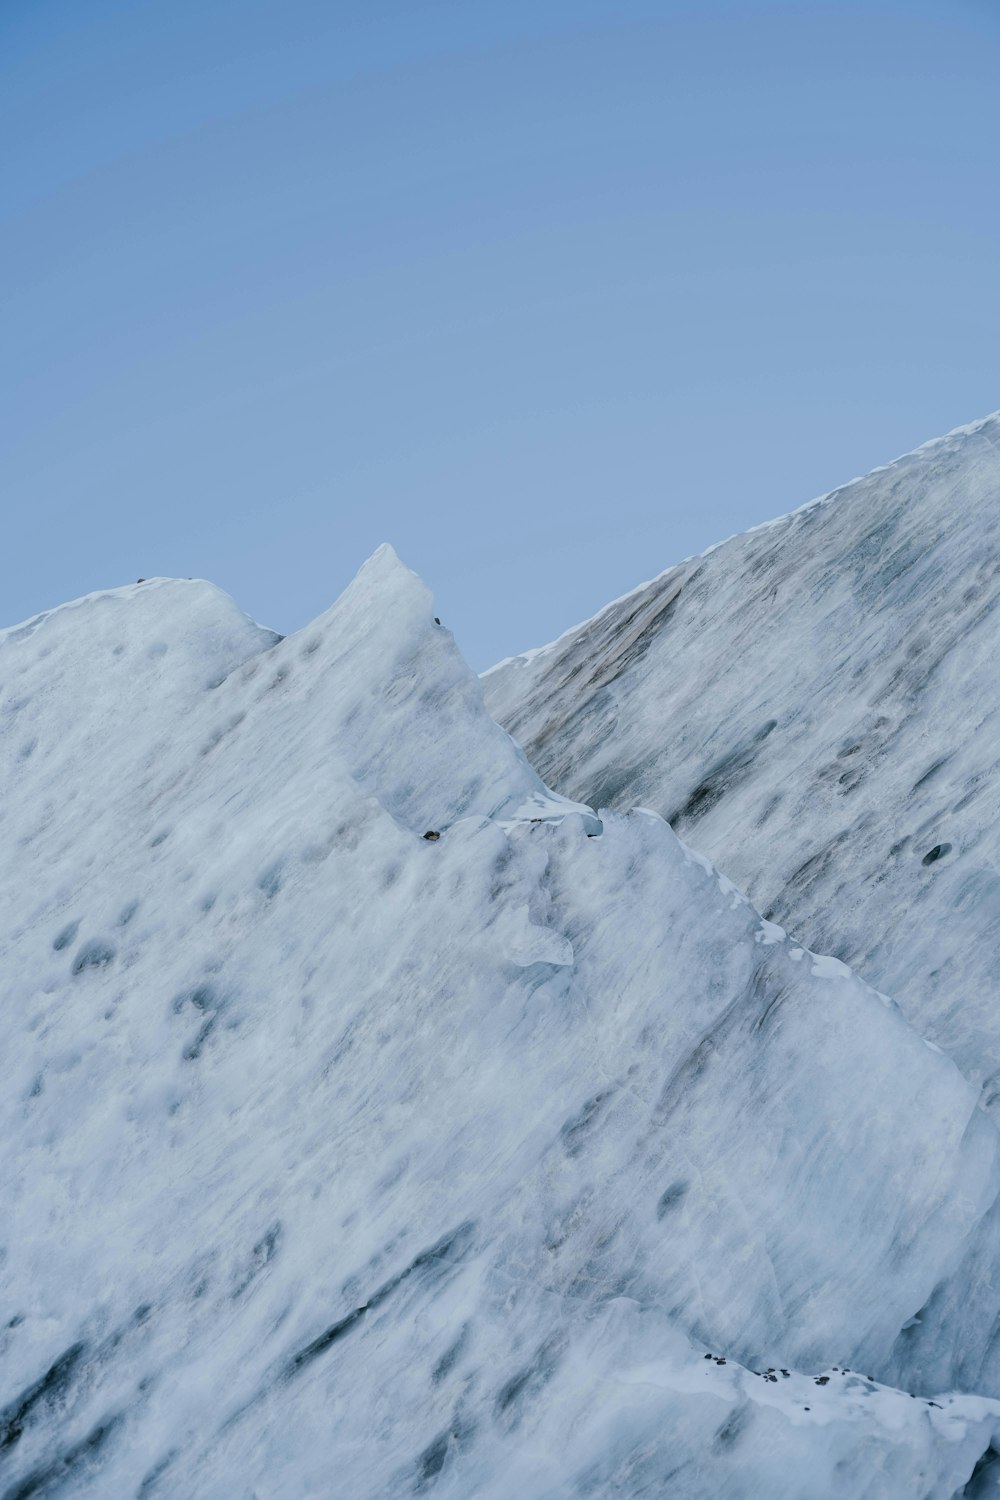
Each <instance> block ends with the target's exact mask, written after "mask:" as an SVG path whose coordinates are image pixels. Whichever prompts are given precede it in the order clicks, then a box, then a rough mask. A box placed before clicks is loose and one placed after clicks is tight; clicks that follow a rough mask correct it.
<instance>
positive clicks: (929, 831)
mask: <svg viewBox="0 0 1000 1500" xmlns="http://www.w3.org/2000/svg"><path fill="white" fill-rule="evenodd" d="M998 604H1000V415H997V416H993V417H990V418H987V419H986V420H984V421H982V422H978V423H976V424H974V425H973V426H972V427H969V428H963V429H961V430H959V431H957V432H955V433H952V434H951V435H950V436H948V437H946V438H943V439H941V440H939V441H937V442H934V443H930V444H928V445H926V446H925V447H923V448H921V449H919V450H918V451H917V452H916V453H912V454H909V455H908V456H907V457H905V458H901V459H899V460H898V461H897V462H895V463H893V464H890V465H889V466H888V467H886V468H882V469H877V470H875V472H874V473H872V474H870V475H868V477H867V478H865V479H859V480H855V481H854V482H853V483H852V484H848V485H846V486H845V487H844V488H843V489H840V490H837V491H835V492H834V493H833V494H831V495H828V496H826V497H825V498H824V499H822V500H818V501H815V502H813V503H812V504H810V505H807V506H805V507H803V508H802V509H801V510H798V511H795V512H794V513H793V514H791V515H789V516H785V517H784V518H783V519H781V520H779V521H775V522H772V523H770V524H769V525H767V526H763V527H758V528H757V529H756V530H754V531H751V532H748V533H747V534H746V535H745V536H739V537H734V538H732V539H730V540H729V541H727V542H725V543H724V544H722V545H721V546H718V547H715V548H713V549H711V550H710V551H709V552H708V553H706V554H705V555H704V556H703V557H696V558H692V559H690V560H689V561H687V562H684V563H681V564H680V565H679V566H678V567H674V568H670V569H668V570H667V572H665V573H663V574H661V575H660V577H659V578H656V579H654V580H653V581H652V582H651V583H648V584H646V585H644V586H643V587H642V588H639V589H637V590H636V591H635V592H634V593H632V594H629V595H627V596H626V597H625V598H623V599H620V600H618V601H616V602H615V603H614V604H611V605H609V606H608V607H607V608H606V609H604V610H602V611H601V613H600V614H598V615H596V616H595V617H594V618H593V619H592V620H590V621H588V622H587V623H586V624H584V625H581V626H579V627H578V628H576V629H574V630H571V631H569V632H568V633H567V634H566V635H564V636H563V637H562V638H561V639H560V640H558V641H556V642H555V644H554V645H552V646H549V647H546V648H544V649H542V650H539V651H535V652H531V653H528V655H527V656H525V657H515V658H513V659H511V660H509V661H507V662H504V663H502V664H501V665H500V666H498V667H496V668H494V670H493V671H492V672H490V673H488V674H487V676H486V678H485V679H484V687H485V691H486V701H487V705H488V706H489V709H490V712H491V713H492V714H493V716H494V718H496V719H498V720H499V722H500V723H502V724H503V725H504V726H505V727H506V728H507V729H509V730H510V732H511V733H512V734H513V735H514V737H515V738H516V739H517V740H518V741H519V742H520V743H521V744H523V745H524V746H525V748H526V750H527V752H528V755H529V757H530V758H531V761H532V763H533V764H534V765H535V766H536V767H537V768H538V770H539V771H540V773H541V774H542V775H543V776H544V777H545V778H546V780H547V781H549V782H551V784H552V785H553V786H555V787H558V788H559V790H560V791H563V792H565V793H567V794H568V795H570V796H576V797H584V798H586V799H588V800H595V799H596V800H597V801H599V802H601V803H603V804H607V805H610V806H613V807H618V808H628V807H630V806H632V805H633V804H634V803H635V802H641V803H644V804H646V805H648V806H650V807H652V808H655V809H656V810H657V811H658V812H659V813H661V814H662V815H663V816H664V817H665V818H667V820H668V821H669V822H670V823H671V824H672V826H673V827H674V828H676V829H677V831H678V832H679V833H680V834H681V836H682V837H683V838H685V839H688V840H690V841H691V842H692V843H693V844H694V845H695V847H696V848H698V849H699V850H701V851H702V852H703V853H704V854H706V855H708V856H709V858H711V859H713V860H715V861H716V862H717V863H718V864H719V865H720V866H721V868H723V869H724V870H725V871H726V872H727V874H728V875H729V876H730V877H731V878H732V879H733V880H735V881H736V883H737V884H738V885H739V886H740V888H741V889H742V890H745V891H746V892H747V893H748V894H749V895H750V898H751V899H752V900H753V902H754V903H755V905H756V906H757V907H758V908H759V909H760V910H761V911H762V912H764V914H765V915H766V916H769V917H772V918H773V919H774V920H775V921H778V922H781V923H783V924H784V925H786V926H787V927H789V928H790V929H791V930H792V931H794V932H796V933H798V934H799V936H800V937H802V938H804V939H805V941H807V942H808V943H810V944H811V945H812V946H813V947H815V948H818V949H821V950H824V951H827V952H833V953H836V954H837V955H838V956H839V957H840V958H842V959H843V960H845V961H846V962H847V963H850V964H851V965H853V966H854V967H855V968H857V969H859V970H860V972H861V973H862V974H863V975H864V976H865V978H866V979H867V980H868V981H869V982H870V983H872V984H874V985H877V987H878V988H879V989H881V990H885V991H886V992H887V993H889V994H891V995H893V996H895V998H896V999H897V1000H898V1001H899V1003H900V1004H901V1005H902V1006H903V1008H904V1010H905V1011H906V1013H907V1015H908V1016H909V1017H910V1018H911V1019H912V1020H913V1021H914V1023H915V1024H916V1025H917V1027H918V1029H920V1030H921V1031H922V1032H923V1033H924V1034H925V1035H927V1036H928V1037H931V1038H932V1039H934V1040H935V1041H937V1042H938V1043H940V1045H941V1046H942V1047H944V1048H945V1049H946V1050H948V1051H949V1052H951V1054H952V1055H953V1056H954V1057H955V1059H956V1061H957V1062H958V1063H959V1065H960V1066H961V1067H962V1068H963V1070H964V1071H965V1072H966V1074H967V1076H968V1077H969V1078H970V1079H972V1080H973V1082H975V1083H976V1084H977V1085H982V1087H983V1092H984V1101H985V1103H986V1104H987V1107H989V1108H996V1109H1000V1007H998V1006H997V1003H996V980H997V951H998V945H1000V873H998V868H1000V694H998V693H997V691H996V682H997V660H998V657H1000V608H998Z"/></svg>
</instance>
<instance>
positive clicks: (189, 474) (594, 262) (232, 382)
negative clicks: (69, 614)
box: [0, 0, 1000, 667]
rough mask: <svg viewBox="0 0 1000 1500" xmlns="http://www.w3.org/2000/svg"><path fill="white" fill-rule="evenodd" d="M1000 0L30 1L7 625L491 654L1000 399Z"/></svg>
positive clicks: (17, 206) (4, 248) (10, 238)
mask: <svg viewBox="0 0 1000 1500" xmlns="http://www.w3.org/2000/svg"><path fill="white" fill-rule="evenodd" d="M998 78H1000V5H997V4H996V3H994V0H943V3H930V0H927V3H921V0H907V3H905V4H902V3H899V4H890V3H880V0H864V3H848V0H841V3H831V4H822V3H805V0H800V3H798V4H785V5H760V4H751V3H737V0H702V3H700V4H697V5H694V4H679V3H678V4H673V3H669V0H664V3H660V4H652V3H641V0H574V3H570V0H530V3H521V0H504V3H495V0H463V3H461V4H456V3H436V4H431V3H425V0H408V3H401V0H364V3H355V0H342V3H341V0H325V3H319V0H280V3H279V0H157V3H150V0H130V3H124V0H86V3H80V0H4V3H3V4H2V5H0V130H2V134H3V139H4V141H5V142H6V143H7V146H6V149H5V151H4V153H3V161H2V164H0V219H2V226H0V296H2V300H3V309H2V314H0V319H2V321H0V326H2V329H3V337H2V340H0V365H2V377H3V381H4V401H3V407H2V415H0V485H2V492H0V493H2V496H3V501H2V503H3V513H2V514H3V539H4V544H3V547H2V550H0V559H2V562H0V566H2V589H3V591H2V599H0V620H2V621H3V622H4V623H8V622H9V623H12V622H14V621H16V620H19V619H21V618H23V617H25V616H27V615H29V614H32V613H34V612H36V611H37V610H40V609H43V608H45V607H47V606H49V605H52V604H54V603H57V602H59V601H61V600H63V599H66V598H71V597H74V596H76V595H78V594H82V593H86V592H88V591H90V590H92V589H95V588H102V587H106V586H109V585H115V584H118V583H123V582H130V581H132V580H133V579H134V578H135V577H137V576H139V575H146V576H148V575H152V574H163V573H169V574H180V575H183V576H190V575H195V576H206V577H210V578H212V579H214V580H215V581H216V582H217V583H219V584H221V585H222V587H224V588H226V589H227V590H228V591H229V592H230V593H232V594H233V595H235V597H236V598H237V599H238V600H239V602H240V603H241V604H242V606H243V607H244V608H245V609H247V610H248V611H249V612H250V613H252V614H253V615H255V616H256V617H257V618H259V619H262V620H264V621H265V622H266V623H268V624H271V625H273V626H275V627H276V628H278V629H281V630H285V631H287V630H292V629H296V628H298V627H299V626H300V625H302V624H304V623H305V622H306V621H307V620H308V619H310V618H311V617H312V616H314V615H315V614H317V613H318V612H319V611H321V610H322V609H324V608H325V607H326V606H327V605H328V604H329V603H330V602H331V601H332V600H333V598H334V597H335V596H336V595H337V593H338V592H339V591H340V590H341V588H342V587H343V586H344V585H345V584H346V583H347V582H348V581H349V579H350V577H351V576H352V575H353V573H354V571H355V570H356V568H357V567H358V565H359V564H360V563H361V562H362V561H363V560H364V558H365V557H366V556H367V555H368V554H369V553H370V552H371V551H372V550H373V549H374V548H375V547H376V546H377V545H378V543H379V542H381V541H383V540H389V541H391V542H393V544H394V545H395V546H396V549H397V550H398V551H399V552H400V554H401V555H402V557H403V558H404V559H405V560H406V561H407V562H409V563H410V565H411V566H412V567H414V568H416V569H417V570H418V571H419V572H420V573H422V574H423V576H424V577H425V578H426V579H427V580H428V582H429V583H430V584H431V585H432V587H433V588H434V590H435V592H436V595H437V599H438V606H439V612H440V613H441V614H442V616H443V617H444V618H445V622H446V623H447V624H449V625H450V626H452V628H453V629H454V630H455V632H456V634H457V636H458V639H459V642H460V644H461V645H462V647H463V649H464V651H465V653H466V655H467V656H468V658H469V659H470V660H471V661H472V662H473V664H474V665H476V666H477V667H484V666H486V665H488V664H489V663H490V662H491V661H493V660H495V659H497V658H498V657H500V656H503V655H507V654H509V653H511V652H513V651H517V650H520V649H523V648H525V647H527V646H531V645H537V644H541V643H542V642H544V641H546V640H548V639H550V638H551V637H553V636H554V635H557V634H558V633H560V632H561V631H562V630H563V629H565V628H566V627H568V626H569V625H571V624H573V623H575V622H576V621H577V620H579V619H581V618H583V617H585V616H587V615H589V614H591V613H592V612H593V611H594V610H595V609H597V608H599V607H600V605H602V604H603V603H605V602H606V601H607V600H609V599H610V598H612V597H614V596H615V595H617V594H619V593H621V592H623V591H624V590H626V589H628V588H630V587H632V586H633V585H634V584H636V583H638V582H639V581H641V580H642V579H644V578H646V577H649V576H650V575H651V574H653V573H656V572H658V571H660V570H661V569H662V568H664V567H666V566H667V565H669V564H670V563H671V562H675V561H677V560H679V559H680V558H682V557H684V556H686V555H688V554H689V553H691V552H694V551H700V550H702V549H703V548H704V547H706V546H708V545H709V544H711V543H712V542H714V541H717V540H720V539H721V538H722V537H724V536H726V535H728V534H729V533H731V532H732V531H735V530H742V529H744V528H745V527H747V526H751V525H754V524H755V523H757V522H759V521H762V520H765V519H767V518H768V517H770V516H773V515H776V514H779V513H781V512H783V511H785V510H788V509H790V508H792V507H793V506H795V505H798V504H800V503H802V502H803V501H805V500H807V499H809V498H811V497H812V496H813V495H815V494H818V493H820V492H822V491H824V490H826V489H829V488H831V487H833V486H834V485H836V484H839V483H841V482H842V481H844V480H846V479H849V478H850V477H852V476H853V475H854V474H856V473H858V472H861V471H863V470H865V469H867V468H869V467H871V466H873V465H874V464H877V463H881V462H884V461H886V460H887V459H889V458H891V457H893V456H895V455H896V454H897V453H899V452H902V451H904V450H906V449H908V448H910V447H913V446H915V445H916V444H917V443H920V442H922V441H924V440H925V439H927V438H930V437H933V436H935V435H937V434H938V433H940V432H943V431H945V430H946V429H948V428H949V427H952V426H955V425H957V424H959V423H963V422H967V421H971V420H973V419H974V418H976V417H978V416H981V415H984V414H985V413H986V412H987V411H990V410H993V409H994V408H997V407H1000V375H998V360H1000V276H998V274H997V272H998V269H1000V264H998V261H1000V167H998V151H997V146H998V142H1000V88H998V86H997V80H998Z"/></svg>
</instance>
